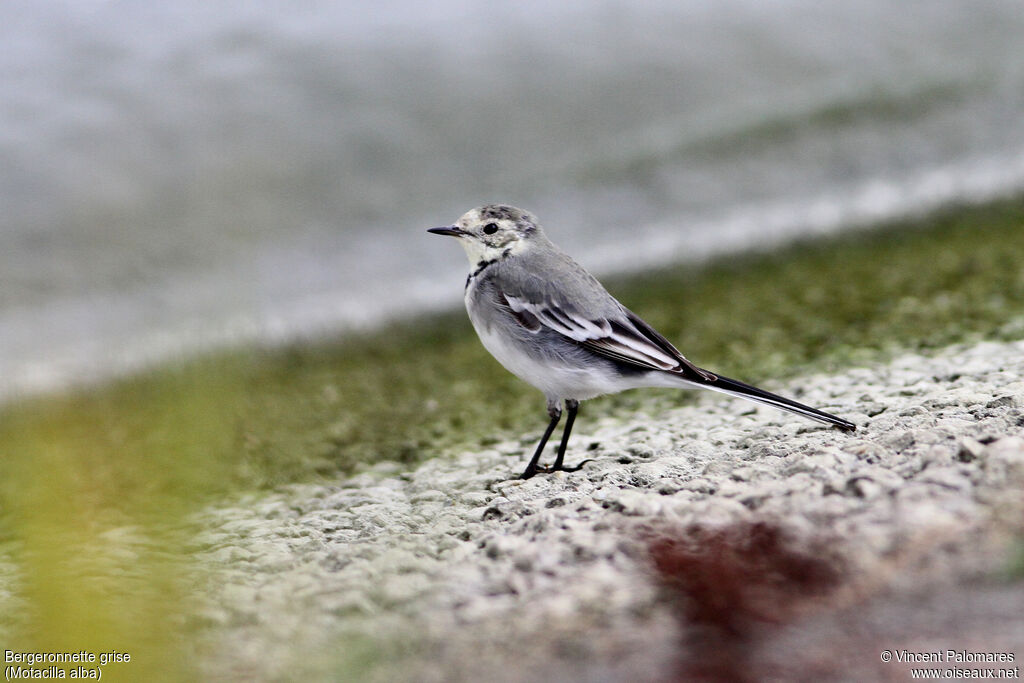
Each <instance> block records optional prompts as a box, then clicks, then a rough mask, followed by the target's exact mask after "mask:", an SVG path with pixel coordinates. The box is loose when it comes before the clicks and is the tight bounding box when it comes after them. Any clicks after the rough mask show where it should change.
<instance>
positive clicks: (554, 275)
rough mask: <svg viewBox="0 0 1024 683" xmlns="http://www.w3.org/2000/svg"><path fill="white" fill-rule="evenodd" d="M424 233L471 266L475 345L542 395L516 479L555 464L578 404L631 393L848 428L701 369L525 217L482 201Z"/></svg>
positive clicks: (844, 422) (822, 414)
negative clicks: (554, 448) (736, 401)
mask: <svg viewBox="0 0 1024 683" xmlns="http://www.w3.org/2000/svg"><path fill="white" fill-rule="evenodd" d="M428 232H432V233H435V234H437V235H451V236H452V237H457V238H459V241H460V242H461V243H462V246H463V248H465V250H466V255H467V256H469V262H470V264H471V270H470V273H469V277H467V278H466V293H465V300H466V310H467V311H468V312H469V319H470V320H471V321H472V322H473V327H474V328H475V329H476V332H477V334H478V335H479V336H480V341H481V342H483V345H484V346H485V347H486V348H487V350H488V351H490V352H491V355H493V356H494V357H495V358H497V359H498V362H500V363H501V364H502V365H504V366H505V368H506V369H507V370H509V372H511V373H513V374H514V375H516V376H517V377H519V378H520V379H522V380H523V381H525V382H528V383H529V384H532V385H533V386H535V387H537V388H538V389H540V390H541V391H543V392H544V395H545V396H546V397H547V400H548V415H549V416H550V418H551V422H549V423H548V427H547V429H546V430H545V431H544V436H542V437H541V440H540V443H539V444H538V445H537V450H536V451H535V452H534V454H533V458H532V459H531V460H530V464H529V465H527V466H526V470H525V471H524V472H523V474H522V478H523V479H529V478H530V477H532V476H533V475H534V474H536V473H537V472H555V471H557V470H563V469H564V470H566V471H569V472H572V471H575V470H578V469H580V467H582V466H583V464H584V463H580V464H579V465H577V466H576V467H573V468H569V467H564V466H563V464H562V462H563V459H564V458H565V447H566V444H567V443H568V441H569V432H571V431H572V424H573V421H574V420H575V419H576V411H577V410H578V409H579V402H580V401H582V400H584V399H588V398H593V397H595V396H600V395H601V394H612V393H616V392H619V391H624V390H625V389H634V388H637V387H701V388H704V389H713V390H715V391H721V392H724V393H726V394H731V395H733V396H739V397H740V398H745V399H748V400H751V401H756V402H758V403H766V404H768V405H772V406H775V407H777V408H782V409H784V410H788V411H791V412H794V413H797V414H799V415H803V416H805V417H809V418H811V419H813V420H818V421H819V422H824V423H826V424H830V425H833V426H835V427H839V428H840V429H844V430H853V429H856V426H855V425H854V424H853V423H852V422H848V421H847V420H844V419H842V418H839V417H836V416H834V415H829V414H828V413H825V412H822V411H820V410H816V409H815V408H811V407H810V406H805V405H803V404H801V403H797V402H796V401H792V400H790V399H788V398H783V397H782V396H777V395H775V394H772V393H769V392H767V391H763V390H761V389H758V388H757V387H752V386H750V385H749V384H744V383H743V382H738V381H736V380H734V379H729V378H727V377H722V376H721V375H718V374H716V373H712V372H708V371H707V370H702V369H701V368H699V367H697V366H696V365H694V364H693V363H691V362H690V361H688V360H686V358H684V357H683V354H681V353H679V351H678V350H677V349H676V347H674V346H673V345H672V344H671V342H669V341H668V340H667V339H665V337H663V336H661V335H660V334H658V333H657V332H656V331H655V330H654V328H652V327H651V326H650V325H648V324H647V323H645V322H644V321H643V320H641V319H640V317H639V316H637V315H636V314H635V313H633V312H632V311H630V310H629V309H628V308H626V307H625V306H623V305H622V304H620V303H619V302H618V301H616V300H615V298H614V297H613V296H612V295H611V294H609V293H608V292H607V291H605V288H604V287H602V286H601V283H600V282H598V281H597V280H596V279H595V278H594V276H593V275H591V274H590V273H588V272H587V271H586V270H584V269H583V267H582V266H580V265H579V264H578V263H576V262H575V261H573V260H572V259H571V258H569V256H568V255H566V254H565V253H564V252H562V250H561V249H559V248H558V247H556V246H555V245H554V244H552V243H551V241H550V240H548V238H547V236H546V235H545V234H544V231H543V230H541V228H540V226H539V225H538V224H537V220H536V219H535V218H534V216H533V215H532V214H530V213H529V212H527V211H523V210H522V209H517V208H515V207H512V206H503V205H490V206H483V207H480V208H478V209H473V210H472V211H470V212H468V213H466V214H465V215H464V216H462V218H460V219H459V220H457V221H456V222H455V224H454V225H450V226H447V227H443V228H431V229H430V230H429V231H428ZM562 401H565V407H566V409H567V410H568V412H569V415H568V418H567V419H566V424H565V431H563V432H562V442H561V444H560V445H559V446H558V455H557V456H556V457H555V462H554V464H553V465H552V466H551V467H540V466H538V461H539V460H540V455H541V452H543V450H544V446H545V444H547V441H548V439H549V438H550V437H551V433H552V432H553V431H554V430H555V426H556V425H557V424H558V421H559V420H560V419H561V417H562V408H561V406H560V403H561V402H562Z"/></svg>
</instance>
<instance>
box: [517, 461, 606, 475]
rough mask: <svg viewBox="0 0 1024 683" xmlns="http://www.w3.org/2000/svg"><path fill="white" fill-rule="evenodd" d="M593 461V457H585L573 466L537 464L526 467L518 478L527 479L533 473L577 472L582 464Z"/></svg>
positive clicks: (581, 467)
mask: <svg viewBox="0 0 1024 683" xmlns="http://www.w3.org/2000/svg"><path fill="white" fill-rule="evenodd" d="M593 461H594V459H593V458H587V459H586V460H584V461H583V462H581V463H580V464H579V465H576V466H575V467H565V466H564V465H563V466H562V467H558V468H555V467H554V466H550V467H546V466H544V465H537V466H536V467H534V468H533V469H528V470H526V471H525V472H523V473H522V474H521V475H519V478H520V479H529V478H531V477H532V476H533V475H535V474H554V473H555V472H579V471H580V470H581V469H583V466H584V465H586V464H587V463H588V462H593Z"/></svg>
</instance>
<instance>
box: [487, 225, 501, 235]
mask: <svg viewBox="0 0 1024 683" xmlns="http://www.w3.org/2000/svg"><path fill="white" fill-rule="evenodd" d="M496 232H498V224H497V223H488V224H487V225H485V226H484V234H485V235H493V234H494V233H496Z"/></svg>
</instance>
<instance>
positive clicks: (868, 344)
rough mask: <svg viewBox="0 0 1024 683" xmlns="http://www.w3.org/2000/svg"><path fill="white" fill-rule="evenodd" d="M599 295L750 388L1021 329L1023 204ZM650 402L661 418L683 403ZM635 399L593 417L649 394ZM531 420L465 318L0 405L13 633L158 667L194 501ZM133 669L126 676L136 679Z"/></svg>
mask: <svg viewBox="0 0 1024 683" xmlns="http://www.w3.org/2000/svg"><path fill="white" fill-rule="evenodd" d="M606 285H607V286H608V288H609V289H610V290H611V291H612V293H613V294H615V295H616V296H617V297H618V298H619V299H620V300H621V301H622V302H623V303H625V304H626V305H627V306H629V307H630V308H632V309H633V310H635V311H636V312H637V313H638V314H640V315H641V316H642V317H644V318H645V319H647V320H648V321H649V322H651V323H652V324H653V325H654V326H655V327H656V328H658V329H659V330H660V331H662V332H663V333H664V334H665V335H666V336H667V337H668V338H669V339H671V340H673V341H674V342H676V345H677V346H678V347H679V348H681V349H683V350H684V351H685V352H686V354H687V356H688V357H689V358H690V359H691V360H693V361H694V362H696V363H698V364H699V365H702V366H705V367H709V368H712V369H714V370H717V371H720V372H722V373H724V374H727V375H731V376H734V377H737V378H740V379H744V380H747V381H751V382H759V381H763V380H766V379H769V378H773V379H775V378H782V377H785V376H787V375H793V374H798V373H803V372H807V371H808V370H827V369H830V368H837V367H841V366H848V365H851V364H857V363H861V362H868V361H872V360H878V359H881V358H884V357H885V356H887V355H889V354H891V353H893V352H895V351H897V350H901V349H913V350H917V349H927V348H933V347H939V346H943V345H946V344H949V343H953V342H957V341H964V340H970V339H976V338H977V339H981V338H1009V337H1021V336H1024V328H1022V327H1021V326H1020V325H1019V324H1018V325H1016V326H1015V325H1013V324H1012V322H1013V321H1015V320H1016V321H1020V320H1021V319H1022V318H1024V199H1021V198H1018V199H1014V200H1007V201H1002V202H997V203H992V204H989V205H986V206H978V207H965V208H956V209H949V210H945V211H942V212H940V213H937V214H935V215H931V216H927V217H924V218H919V219H914V220H907V221H903V222H901V223H899V224H893V225H885V226H880V227H879V228H877V229H870V230H862V231H855V232H851V233H849V234H846V235H843V236H840V237H836V238H831V239H823V240H817V241H807V242H802V243H798V244H793V245H790V246H788V247H786V248H784V249H781V250H778V251H774V252H771V253H761V254H759V253H754V254H745V255H741V256H733V257H727V258H722V259H719V260H716V261H714V262H712V263H709V264H706V265H703V266H684V267H676V268H665V269H661V270H658V271H656V272H650V273H646V274H643V275H639V276H632V277H622V278H615V279H612V280H609V281H606ZM452 286H453V287H458V286H459V283H458V282H457V281H453V283H452ZM653 395H654V396H655V397H656V398H655V399H653V400H657V401H664V402H665V405H666V406H667V405H670V404H672V403H675V402H679V401H685V400H688V399H687V396H688V394H687V393H686V392H672V391H660V392H658V393H655V394H653ZM640 396H641V394H640V393H638V392H627V393H625V394H620V395H618V396H616V397H610V398H606V399H600V402H601V403H603V406H602V407H598V406H596V405H595V406H594V408H596V409H597V410H604V411H610V410H619V409H625V408H629V407H631V406H634V405H636V404H637V402H638V401H641V400H652V399H649V398H647V399H642V398H640ZM644 396H648V397H649V396H651V394H649V393H648V394H644ZM591 410H594V409H593V408H592V409H591ZM543 422H544V412H543V399H542V397H541V395H540V394H539V393H538V392H537V391H536V390H534V389H532V388H530V387H527V386H526V385H524V384H522V383H521V382H519V380H517V379H516V378H514V377H512V376H511V375H510V374H508V373H507V372H506V371H505V370H504V369H502V368H501V367H500V366H499V365H498V364H497V363H496V362H495V361H494V360H493V359H491V358H490V357H489V356H488V355H487V353H486V351H484V349H483V348H482V347H481V346H480V344H479V342H478V341H477V339H476V337H475V335H474V334H473V332H472V329H471V328H470V326H469V323H468V321H467V320H466V317H465V314H464V312H462V311H457V312H452V313H450V314H445V315H441V316H437V317H432V318H426V319H421V320H414V321H407V322H403V323H398V324H394V325H391V326H389V327H387V328H386V329H383V330H380V331H376V332H373V333H367V334H361V335H356V336H352V337H347V338H344V339H339V340H337V341H335V342H329V343H318V344H308V345H294V346H290V347H287V348H278V349H261V348H247V349H240V350H233V351H227V352H220V353H215V354H210V355H206V356H203V357H201V358H196V359H188V360H182V361H180V362H178V363H172V364H168V365H165V366H163V367H161V368H158V369H155V370H152V371H150V372H147V373H143V374H140V375H137V376H134V377H131V378H128V379H123V380H118V381H115V382H111V383H110V384H108V385H106V386H102V387H99V388H93V389H88V390H81V391H77V392H75V393H73V394H70V395H66V396H51V397H45V398H38V399H32V400H25V401H21V402H19V403H16V404H13V405H9V406H7V407H5V408H4V409H3V411H2V412H0V448H2V457H0V541H2V542H3V545H4V547H6V548H7V549H8V550H9V552H8V553H5V554H8V555H10V557H11V558H12V559H13V560H14V563H15V566H16V567H17V568H18V573H19V574H20V576H21V578H22V589H21V590H20V591H19V594H20V597H21V598H23V599H25V600H27V601H28V602H29V603H31V604H32V605H33V606H34V607H35V609H34V610H31V613H32V616H29V617H26V618H24V619H20V620H16V621H14V622H11V623H10V624H9V627H10V628H13V629H14V632H15V633H17V634H20V635H19V636H18V639H19V641H20V642H24V643H27V644H31V645H32V646H34V647H57V646H62V647H77V648H79V649H80V648H81V647H83V645H84V644H86V643H90V644H92V643H95V646H96V647H97V648H99V647H100V646H101V645H102V646H103V647H105V648H107V649H120V650H122V651H123V650H125V649H128V648H131V647H134V648H136V649H137V651H138V652H140V653H146V652H148V653H150V654H149V655H148V659H147V661H150V662H166V660H167V658H168V657H171V658H172V659H173V656H171V655H168V652H169V650H168V649H167V647H166V644H162V645H161V644H158V643H162V642H163V640H162V639H161V637H160V635H159V633H160V632H162V629H163V625H164V624H165V623H166V622H167V620H168V619H170V615H172V614H173V613H176V612H177V611H179V610H178V607H177V606H176V604H177V600H178V599H179V598H180V597H181V596H182V595H185V594H187V592H188V591H187V589H186V588H183V586H184V585H185V584H187V580H186V581H184V582H183V581H182V580H177V581H173V580H171V579H170V578H169V577H167V576H166V575H167V574H168V570H167V566H168V565H167V563H166V562H164V561H163V560H162V559H160V558H163V557H166V556H167V555H174V554H175V553H176V549H179V550H180V547H179V546H178V545H177V544H179V543H182V542H183V541H182V540H181V538H180V537H179V536H175V535H174V534H172V533H170V532H166V529H168V528H172V529H173V528H174V527H175V526H176V525H177V524H178V522H180V520H182V519H183V516H184V515H185V514H187V513H188V512H189V511H191V510H194V509H196V507H197V506H198V505H200V504H203V503H205V502H208V501H211V500H215V499H216V498H217V497H218V496H222V495H226V494H230V493H233V492H240V491H247V490H253V489H258V488H261V487H270V486H275V485H279V484H283V483H288V482H297V481H308V480H311V479H315V478H319V477H330V478H335V477H338V476H341V475H343V474H344V473H346V472H350V471H352V470H354V469H356V468H357V467H359V466H360V465H362V464H365V463H370V462H374V461H378V460H382V459H389V460H397V461H401V462H409V463H411V462H414V461H416V460H419V459H422V458H426V457H434V456H437V455H439V454H442V453H443V452H444V451H445V450H447V449H450V448H453V447H456V446H464V447H470V448H472V447H475V446H479V445H481V444H487V443H490V442H493V441H495V440H497V439H501V438H505V437H508V436H509V435H515V434H525V435H528V436H533V435H535V434H536V435H539V432H540V430H541V429H542V427H543ZM168 522H170V524H168ZM125 525H133V526H135V527H136V528H138V529H140V533H142V534H143V535H147V536H148V537H149V538H150V539H151V540H153V542H154V543H157V542H158V543H162V544H164V547H163V548H162V551H161V552H160V553H155V554H152V556H151V557H150V556H149V555H147V554H146V553H142V554H141V555H140V554H138V553H136V555H135V557H136V559H135V562H136V563H142V564H143V566H145V567H150V568H151V569H152V574H153V576H154V577H155V578H154V581H153V582H151V584H150V585H148V586H145V587H144V588H141V589H140V590H139V591H132V590H126V591H122V592H120V593H119V592H118V591H117V590H116V589H111V587H110V586H104V585H100V584H102V583H103V581H102V580H94V578H93V577H89V576H86V575H83V571H82V569H81V567H80V566H78V565H77V564H76V562H75V561H74V557H75V555H74V554H75V553H82V554H84V555H85V556H88V555H89V554H90V553H96V552H99V551H97V550H96V548H100V547H102V548H106V550H109V549H110V548H109V546H110V545H111V544H110V542H109V539H107V537H105V536H104V533H105V532H106V530H107V529H109V528H111V527H120V526H125ZM154 539H155V540H154ZM115 545H116V544H115ZM104 552H105V551H104ZM65 555H66V556H67V557H65ZM62 558H63V559H62ZM115 564H116V562H115ZM161 577H163V578H161ZM115 583H116V582H115ZM0 599H2V592H0ZM2 611H3V609H2V606H0V612H2ZM12 619H13V617H12ZM97 624H100V625H101V626H102V627H101V628H98V627H97ZM158 625H159V626H160V628H159V629H158V628H157V626H158ZM3 626H4V620H3V619H0V633H2V632H3ZM56 634H59V637H58V635H56ZM141 666H142V665H141V664H140V665H139V666H138V667H132V669H131V670H130V671H128V670H125V673H126V675H127V674H130V677H134V678H138V676H139V675H142V673H143V671H144V670H143V669H142V668H141ZM154 666H155V665H154ZM160 666H161V667H162V666H163V665H162V664H161V665H160ZM157 669H159V670H164V669H162V668H160V667H157V668H154V669H152V670H153V671H156V670H157ZM145 671H146V672H147V677H148V673H149V670H148V669H147V670H145Z"/></svg>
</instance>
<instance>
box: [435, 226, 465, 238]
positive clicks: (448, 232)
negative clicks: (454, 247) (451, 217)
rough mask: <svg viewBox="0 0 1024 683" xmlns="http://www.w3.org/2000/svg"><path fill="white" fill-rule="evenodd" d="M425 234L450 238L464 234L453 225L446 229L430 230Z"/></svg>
mask: <svg viewBox="0 0 1024 683" xmlns="http://www.w3.org/2000/svg"><path fill="white" fill-rule="evenodd" d="M427 232H432V233H434V234H435V235H451V236H452V237H459V236H460V235H465V234H466V233H465V232H464V231H462V230H459V229H458V228H456V227H455V226H454V225H453V226H449V227H447V228H430V229H429V230H427Z"/></svg>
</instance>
